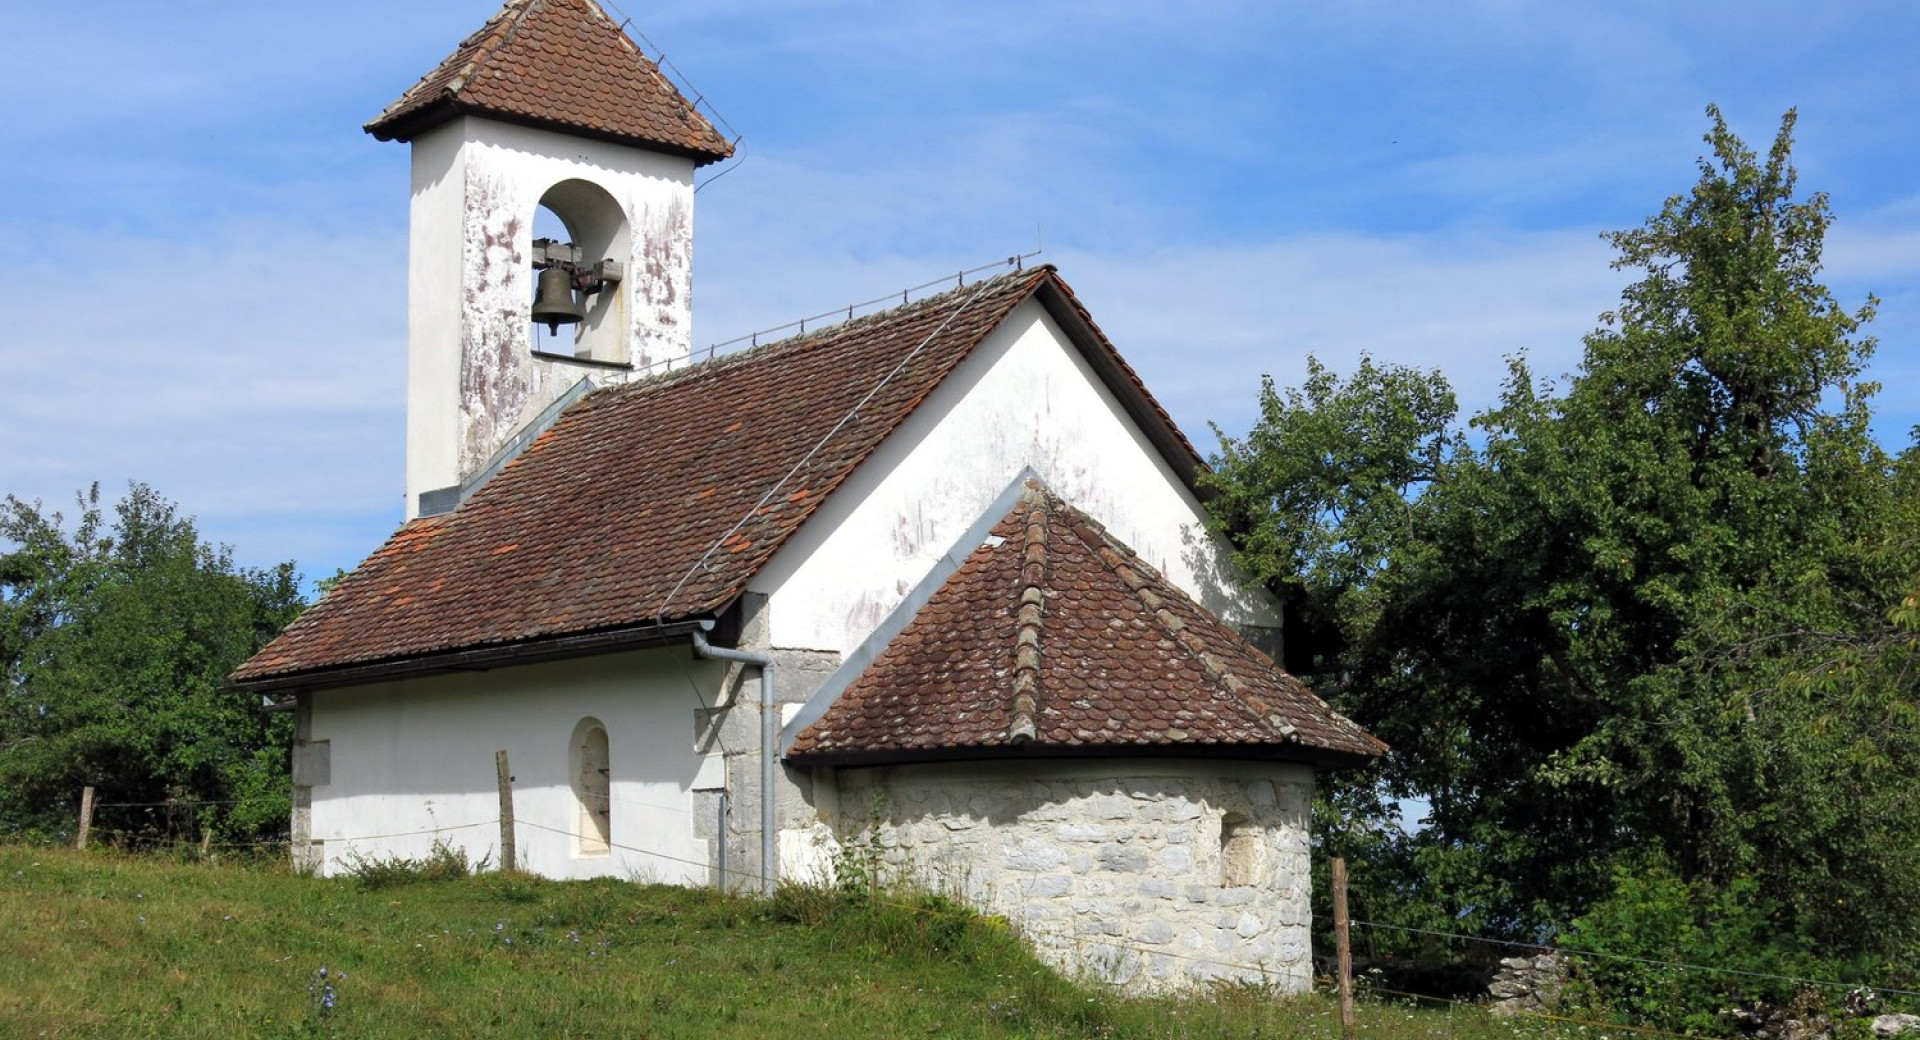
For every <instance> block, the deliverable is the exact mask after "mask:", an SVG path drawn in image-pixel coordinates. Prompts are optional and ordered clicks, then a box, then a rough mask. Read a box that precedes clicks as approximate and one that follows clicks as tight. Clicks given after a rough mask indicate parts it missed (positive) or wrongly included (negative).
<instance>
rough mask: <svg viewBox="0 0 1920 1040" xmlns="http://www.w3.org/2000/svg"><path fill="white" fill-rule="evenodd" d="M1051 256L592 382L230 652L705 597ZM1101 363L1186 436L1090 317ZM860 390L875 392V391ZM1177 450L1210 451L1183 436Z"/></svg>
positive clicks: (359, 652) (425, 645)
mask: <svg viewBox="0 0 1920 1040" xmlns="http://www.w3.org/2000/svg"><path fill="white" fill-rule="evenodd" d="M1032 297H1038V298H1039V299H1041V300H1042V301H1043V302H1045V303H1046V305H1047V306H1048V307H1049V309H1050V312H1051V313H1054V314H1055V315H1056V316H1060V315H1065V316H1066V317H1065V318H1064V319H1063V325H1067V326H1069V327H1070V326H1071V323H1072V321H1073V320H1074V319H1073V318H1072V315H1073V314H1075V313H1077V304H1076V303H1074V302H1073V294H1072V290H1071V289H1069V288H1067V286H1066V283H1065V282H1063V281H1061V279H1060V277H1059V275H1058V274H1056V273H1055V272H1054V270H1053V268H1051V267H1039V268H1030V269H1028V270H1025V271H1015V272H1010V273H1008V274H1005V275H1001V276H1000V277H998V278H994V279H990V280H987V281H984V282H980V283H977V284H973V285H967V286H965V287H962V288H958V289H952V290H949V291H947V292H945V293H941V294H939V295H937V296H930V297H928V298H926V299H924V300H919V301H915V302H914V303H912V304H911V305H908V306H904V307H897V308H894V309H893V310H889V311H884V312H881V313H878V314H874V315H870V316H866V317H862V318H860V319H858V320H855V321H851V322H847V323H845V324H842V325H838V326H835V327H833V328H831V329H827V330H824V331H821V332H816V333H813V334H811V335H807V336H800V337H796V338H794V339H789V340H784V341H782V342H779V343H775V344H771V345H768V346H764V347H759V348H756V349H754V350H749V351H743V352H741V353H738V354H732V355H727V356H723V357H721V358H719V359H718V360H715V361H710V362H706V363H704V364H700V365H694V366H690V367H688V368H683V369H680V370H678V371H674V372H670V373H667V374H664V375H661V376H657V377H654V378H652V379H647V380H643V381H640V382H635V383H630V384H627V385H625V386H619V387H612V388H609V389H606V390H601V391H597V392H595V393H593V394H589V395H588V396H586V397H584V398H582V399H581V400H580V401H578V402H576V403H575V404H574V405H573V406H571V407H570V408H568V409H567V410H566V411H565V412H564V413H562V415H561V417H560V419H559V421H558V422H556V423H555V424H554V426H553V428H551V429H549V430H548V431H546V432H545V433H543V434H541V435H540V437H539V438H537V439H536V440H535V441H534V442H533V443H532V444H531V445H529V446H528V448H527V449H526V451H525V452H523V453H522V454H521V455H520V457H519V458H517V459H515V460H514V462H513V463H512V464H510V465H508V466H507V467H506V468H505V469H503V470H502V471H501V472H500V473H499V474H497V475H496V476H494V477H493V479H492V480H490V481H488V482H487V483H486V484H484V485H482V486H481V487H480V489H479V490H477V491H476V492H474V494H473V495H472V497H470V498H469V499H468V500H467V501H466V502H464V503H462V504H461V506H460V507H459V508H458V509H456V510H455V511H454V512H452V513H449V514H447V515H445V516H441V517H436V518H432V519H428V520H418V521H414V522H412V523H410V524H408V525H406V526H404V527H402V528H401V529H400V530H399V531H398V532H397V533H396V534H395V535H394V536H393V537H392V538H391V539H390V540H389V541H388V542H387V544H386V545H385V546H383V547H382V548H381V549H380V550H379V551H378V552H376V553H374V554H373V556H371V557H369V558H368V559H367V561H366V562H365V563H362V564H361V565H360V567H359V568H358V569H356V570H355V571H354V572H353V573H352V574H350V575H348V576H347V577H346V578H345V579H344V580H342V581H341V583H340V584H339V586H337V587H336V588H335V589H334V590H333V591H332V592H330V593H329V594H328V595H327V596H326V597H325V598H324V599H322V600H321V601H320V602H319V603H317V604H315V605H314V606H313V607H312V608H311V609H309V610H308V611H306V612H305V613H304V614H302V615H301V616H300V618H299V619H298V620H296V621H295V622H294V623H293V624H292V625H290V626H288V628H287V630H286V631H285V632H283V633H282V634H281V635H280V637H279V638H278V639H275V640H274V641H273V642H272V643H270V644H268V645H267V646H266V648H264V649H263V650H261V651H260V653H259V654H257V655H255V656H254V657H253V658H252V659H251V660H249V661H247V662H246V663H245V664H243V665H241V666H240V668H239V669H238V670H237V671H235V672H234V674H233V676H232V680H233V681H234V682H236V683H239V684H243V685H250V686H258V687H261V688H276V687H290V686H297V685H301V684H302V683H303V682H305V681H307V680H309V679H313V678H315V677H316V676H318V675H320V674H322V673H327V672H330V671H332V672H337V671H339V670H341V669H347V668H357V667H361V666H366V665H369V664H372V663H376V662H393V661H401V660H407V659H415V658H422V657H426V656H429V655H435V654H443V653H447V652H452V651H459V650H467V649H472V648H479V647H501V646H506V645H512V644H527V643H535V642H538V641H541V640H552V639H555V638H559V637H572V636H579V635H582V634H586V633H604V632H609V631H613V630H618V629H623V628H631V627H635V626H645V625H650V624H653V623H655V622H671V621H683V620H687V619H692V618H702V617H712V616H714V615H717V614H718V613H720V612H721V611H723V610H725V609H726V608H727V607H728V606H730V605H731V604H732V603H733V602H734V600H736V599H737V598H738V597H739V596H740V594H741V593H742V591H743V590H744V589H745V588H746V584H747V581H748V580H749V579H750V578H751V577H752V576H753V574H754V573H755V572H756V571H758V570H759V569H760V567H761V566H763V565H764V564H765V563H766V562H767V560H769V559H771V558H772V556H773V554H774V552H775V551H776V550H778V549H779V548H780V546H781V545H782V544H784V543H785V542H786V539H787V538H788V536H789V535H791V534H792V533H793V532H794V531H795V530H797V529H798V528H799V527H800V525H801V524H802V523H804V522H805V521H806V519H807V518H808V517H810V516H812V515H813V512H814V510H815V509H816V508H817V507H818V505H819V504H820V503H821V502H822V501H823V500H824V499H825V498H826V497H827V496H828V495H830V494H831V493H832V492H833V491H834V489H836V488H838V487H839V486H840V484H841V482H842V481H844V480H845V479H846V478H847V477H848V476H849V475H850V474H851V473H852V472H853V471H854V469H855V467H857V466H858V465H859V464H860V463H861V462H862V461H864V460H865V459H866V458H867V456H868V455H869V454H870V453H871V452H872V451H873V449H874V448H875V447H876V446H878V445H879V443H880V442H881V441H882V440H883V439H885V438H886V437H887V435H888V434H890V433H892V432H893V430H894V428H895V427H896V426H898V425H899V423H900V422H901V421H902V420H904V419H905V418H906V416H907V414H908V413H909V412H911V411H912V410H913V409H914V408H915V407H917V406H918V405H919V404H920V402H921V401H922V400H924V399H925V398H926V396H927V394H928V393H930V392H932V390H933V388H934V387H935V386H937V385H938V384H939V383H940V381H941V380H942V379H944V378H946V376H947V374H948V373H949V372H951V371H953V368H954V366H956V365H958V364H959V363H960V361H961V360H962V359H963V358H965V357H966V356H967V355H968V354H969V353H970V352H971V351H972V350H973V349H974V347H976V346H977V345H978V344H979V343H980V342H981V340H982V339H984V338H985V337H986V335H987V333H988V332H990V331H991V330H992V329H993V328H995V327H996V326H997V325H999V323H1000V322H1001V321H1002V320H1004V319H1005V317H1006V316H1007V314H1008V313H1009V312H1010V311H1011V310H1012V309H1013V308H1014V307H1015V306H1016V305H1018V304H1019V303H1021V302H1022V301H1023V300H1026V299H1029V298H1032ZM1073 334H1074V335H1076V336H1080V337H1083V338H1085V337H1091V342H1092V343H1093V344H1094V345H1093V346H1092V347H1091V348H1083V350H1086V349H1090V350H1091V351H1092V353H1093V355H1095V356H1093V357H1091V358H1090V360H1092V361H1094V362H1095V367H1096V368H1101V369H1103V370H1107V371H1112V372H1118V373H1121V374H1122V376H1121V377H1119V378H1122V379H1124V380H1131V382H1124V381H1123V382H1120V383H1111V382H1110V384H1109V385H1111V386H1113V388H1114V390H1115V393H1116V396H1118V397H1120V398H1121V399H1122V400H1123V401H1130V402H1131V403H1130V405H1129V407H1130V408H1131V409H1132V410H1133V412H1134V414H1135V415H1136V416H1138V417H1144V418H1142V420H1141V424H1142V427H1143V428H1145V429H1148V430H1149V433H1150V436H1154V437H1156V438H1157V439H1158V440H1159V441H1160V442H1161V443H1163V444H1172V443H1177V444H1179V445H1185V443H1186V442H1185V441H1184V440H1182V439H1180V438H1179V434H1178V433H1177V432H1171V431H1172V426H1171V424H1170V423H1167V424H1166V426H1165V427H1164V428H1163V429H1161V430H1158V431H1154V430H1153V429H1152V424H1153V422H1154V420H1153V418H1152V417H1154V416H1162V417H1164V413H1163V412H1161V411H1160V410H1159V408H1158V406H1157V405H1155V404H1153V402H1152V399H1151V398H1150V397H1148V396H1146V391H1145V389H1144V388H1142V387H1140V386H1139V384H1138V380H1137V378H1135V377H1133V374H1132V370H1131V369H1128V368H1126V366H1125V363H1124V362H1122V361H1120V359H1119V356H1118V355H1117V354H1116V353H1114V352H1113V348H1112V346H1111V345H1110V344H1107V343H1106V341H1105V340H1104V339H1103V338H1100V337H1099V333H1098V331H1097V330H1091V329H1089V328H1079V329H1075V330H1073ZM869 395H871V396H870V397H869ZM1186 451H1187V456H1186V457H1185V458H1184V459H1182V458H1178V457H1176V456H1175V455H1173V454H1169V455H1168V456H1167V457H1168V460H1169V462H1170V463H1171V464H1173V465H1174V466H1175V468H1176V470H1179V471H1181V472H1182V473H1183V474H1187V475H1189V476H1190V475H1191V473H1192V471H1193V470H1194V469H1196V468H1198V467H1199V466H1200V465H1201V463H1200V462H1199V459H1198V457H1197V456H1194V455H1192V453H1191V452H1192V449H1191V448H1190V447H1188V448H1187V449H1186Z"/></svg>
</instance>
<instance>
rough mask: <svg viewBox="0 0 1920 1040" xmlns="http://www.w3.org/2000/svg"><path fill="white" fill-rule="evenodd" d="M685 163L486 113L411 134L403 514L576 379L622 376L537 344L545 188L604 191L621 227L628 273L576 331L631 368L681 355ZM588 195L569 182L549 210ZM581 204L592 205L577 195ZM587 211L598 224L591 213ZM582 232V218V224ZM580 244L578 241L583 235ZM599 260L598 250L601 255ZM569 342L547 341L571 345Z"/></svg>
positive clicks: (689, 190) (640, 369) (611, 236)
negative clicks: (543, 354) (536, 249)
mask: <svg viewBox="0 0 1920 1040" xmlns="http://www.w3.org/2000/svg"><path fill="white" fill-rule="evenodd" d="M693 170H694V166H693V161H692V160H690V159H684V158H678V157H674V156H668V155H662V154H660V153H657V152H650V151H645V150H643V149H639V148H634V147H630V146H626V145H618V144H611V143H607V142H603V141H593V140H587V139H585V138H579V137H573V136H569V135H565V134H557V133H552V132H549V131H544V130H536V129H531V128H528V127H522V126H514V125H510V124H506V123H499V122H495V121H493V120H489V119H481V118H476V117H462V118H459V119H455V120H452V121H450V122H448V123H446V124H443V125H441V126H439V127H436V128H434V129H433V130H430V131H428V132H426V133H425V134H422V135H421V136H420V137H419V138H417V139H416V140H415V141H414V142H413V202H412V216H411V237H410V240H409V245H408V249H409V262H408V276H407V297H408V303H407V341H408V366H407V515H408V516H409V517H411V516H414V515H416V513H417V512H418V509H419V496H420V493H421V492H424V491H432V490H435V489H438V488H443V487H449V486H452V485H454V484H458V483H459V482H460V481H461V480H463V479H464V478H465V477H467V476H468V475H470V474H471V473H473V472H474V471H475V470H476V469H478V468H479V467H480V466H482V465H483V464H484V463H485V462H486V461H487V459H488V458H489V457H490V456H491V455H492V454H493V452H494V451H495V450H496V449H498V448H499V447H500V446H501V445H502V444H504V443H505V442H506V441H507V439H508V438H510V437H511V436H512V435H513V433H514V432H515V431H517V430H519V429H520V427H521V426H522V425H524V424H525V423H526V422H527V421H528V420H529V419H531V418H533V417H534V416H536V415H537V414H539V412H540V410H541V409H543V408H544V407H546V406H547V405H548V404H549V403H551V402H552V401H553V400H554V399H555V398H557V397H558V396H559V395H560V394H562V393H564V392H565V391H566V390H567V388H568V387H571V386H572V385H573V384H574V383H576V382H578V381H579V380H580V379H581V378H582V377H583V376H587V375H591V376H592V377H593V378H594V380H595V382H596V383H600V384H602V385H604V384H606V383H608V382H618V381H621V380H623V379H626V378H628V373H626V372H624V371H621V370H617V369H608V368H605V367H588V366H582V365H577V364H571V363H567V362H557V361H548V360H541V359H538V358H535V357H533V356H532V354H531V349H532V346H533V326H532V321H531V313H532V303H533V287H534V280H535V272H534V271H533V270H532V268H531V267H530V266H529V265H530V264H531V262H532V250H533V237H534V235H533V224H534V215H535V211H536V210H537V209H538V208H539V206H540V202H541V199H542V197H543V196H547V194H548V192H549V191H551V190H552V189H553V188H555V186H557V185H562V184H564V183H567V182H570V181H584V182H587V183H589V184H592V185H595V186H597V187H598V188H599V189H602V190H604V192H605V193H606V196H607V197H608V199H609V200H610V201H609V205H608V207H607V208H608V209H609V210H610V211H611V212H613V213H614V215H615V216H616V217H617V218H619V219H618V221H616V222H620V223H623V224H624V227H621V228H618V229H604V228H603V229H600V230H599V231H598V232H597V233H596V234H594V235H587V234H583V237H598V238H601V239H604V240H607V241H610V242H615V243H617V244H618V249H617V250H616V251H617V253H618V254H619V255H613V256H611V257H609V258H610V259H614V260H618V261H621V262H622V263H623V264H624V265H625V267H626V277H625V279H624V280H623V281H622V282H621V283H620V285H619V286H618V287H617V288H615V289H614V290H611V291H612V292H613V297H612V299H611V300H608V301H604V302H596V306H595V307H594V316H593V317H591V318H590V319H589V321H588V322H587V323H586V326H588V327H585V328H584V330H583V331H582V332H581V333H580V335H581V336H582V337H583V339H582V340H581V342H582V343H588V342H589V341H591V342H592V343H595V344H598V347H597V348H596V349H595V350H594V351H593V353H594V355H595V356H596V357H599V358H600V359H601V360H606V361H613V362H621V363H627V364H631V365H633V366H635V369H636V371H635V373H634V374H636V375H637V374H644V372H645V371H646V370H647V369H648V368H649V367H650V366H653V367H657V366H659V365H662V364H668V363H672V362H675V361H679V360H682V359H684V358H685V357H686V356H687V352H688V347H689V345H690V343H691V338H690V337H691V335H692V323H693V308H692V278H693V274H692V271H693ZM591 194H592V193H591V192H575V193H573V194H572V195H571V196H569V195H568V194H567V193H566V192H565V191H564V190H563V191H562V192H561V193H559V195H558V196H556V197H555V198H553V199H551V200H550V201H553V202H555V203H556V205H555V208H556V210H561V215H562V216H563V217H567V218H568V219H570V220H575V219H577V218H576V217H574V216H570V215H569V214H567V213H566V212H564V210H562V207H563V206H564V205H565V204H566V203H567V202H568V201H573V202H576V203H578V202H579V201H580V200H581V199H584V198H585V197H586V196H588V195H591ZM578 208H582V209H585V208H588V207H585V206H580V207H578ZM579 219H584V222H585V223H595V222H596V221H595V219H593V215H592V214H585V215H584V216H583V217H582V218H579ZM575 230H576V231H582V232H586V231H587V230H588V229H586V228H576V229H575ZM584 244H585V243H583V245H584ZM596 259H597V258H596ZM560 335H561V337H562V341H561V342H562V344H563V345H548V346H547V347H545V348H544V349H548V350H551V351H555V352H559V353H571V352H573V351H574V349H575V346H574V343H573V341H572V340H571V339H570V338H568V337H569V333H568V331H567V330H566V329H565V328H564V327H563V328H562V331H561V333H560Z"/></svg>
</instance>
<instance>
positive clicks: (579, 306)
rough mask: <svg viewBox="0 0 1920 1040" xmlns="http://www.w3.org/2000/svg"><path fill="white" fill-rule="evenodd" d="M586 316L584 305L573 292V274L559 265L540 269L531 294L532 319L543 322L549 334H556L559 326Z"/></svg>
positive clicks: (576, 321)
mask: <svg viewBox="0 0 1920 1040" xmlns="http://www.w3.org/2000/svg"><path fill="white" fill-rule="evenodd" d="M586 316H587V307H586V305H585V304H583V303H581V302H580V298H579V297H578V296H575V295H574V292H573V276H572V275H570V274H568V273H567V272H566V271H565V270H564V269H562V268H559V267H549V268H546V269H545V270H542V271H541V272H540V287H539V290H538V291H537V292H535V293H534V294H533V320H534V321H536V322H539V323H541V324H544V325H545V326H546V327H547V333H548V334H549V335H558V334H559V332H560V326H562V325H573V324H577V323H578V322H579V321H580V320H581V319H583V318H585V317H586Z"/></svg>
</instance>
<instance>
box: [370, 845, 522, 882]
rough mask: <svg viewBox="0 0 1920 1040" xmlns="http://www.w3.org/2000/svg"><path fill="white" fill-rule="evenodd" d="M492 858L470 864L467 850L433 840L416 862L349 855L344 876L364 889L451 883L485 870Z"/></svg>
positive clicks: (403, 858)
mask: <svg viewBox="0 0 1920 1040" xmlns="http://www.w3.org/2000/svg"><path fill="white" fill-rule="evenodd" d="M491 858H492V857H490V856H482V857H480V860H479V862H477V863H475V862H471V861H469V860H468V859H467V850H466V849H463V848H460V847H458V846H455V845H449V844H447V843H446V842H444V841H436V842H434V843H433V847H432V848H431V849H429V850H428V851H427V854H426V855H425V856H422V857H421V858H419V859H410V858H408V857H406V856H401V855H399V854H397V853H395V854H392V855H387V856H366V855H362V854H360V853H358V852H355V853H351V854H349V855H348V856H347V859H346V874H347V876H348V877H351V878H353V880H354V881H355V882H356V883H357V884H358V885H359V886H360V887H361V888H365V889H375V888H390V887H392V886H394V885H410V884H413V883H414V882H417V881H454V880H458V879H460V878H464V877H470V876H472V875H474V874H478V873H480V872H482V871H484V870H486V869H487V864H488V861H489V860H490V859H491Z"/></svg>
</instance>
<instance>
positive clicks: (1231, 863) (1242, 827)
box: [1220, 812, 1266, 888]
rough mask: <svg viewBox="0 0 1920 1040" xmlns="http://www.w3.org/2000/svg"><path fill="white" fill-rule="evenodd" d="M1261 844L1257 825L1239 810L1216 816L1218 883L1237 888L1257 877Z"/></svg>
mask: <svg viewBox="0 0 1920 1040" xmlns="http://www.w3.org/2000/svg"><path fill="white" fill-rule="evenodd" d="M1265 849H1266V847H1265V844H1264V843H1263V842H1262V841H1261V833H1260V828H1259V826H1257V825H1256V824H1255V823H1254V822H1253V821H1252V820H1250V819H1248V818H1246V817H1245V816H1242V815H1241V814H1239V813H1233V812H1230V813H1225V814H1223V815H1222V816H1221V817H1220V887H1222V888H1240V887H1242V886H1245V885H1258V884H1260V881H1261V873H1262V868H1263V867H1264V866H1265V864H1264V863H1263V862H1262V861H1263V859H1264V858H1265V857H1264V852H1265Z"/></svg>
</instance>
